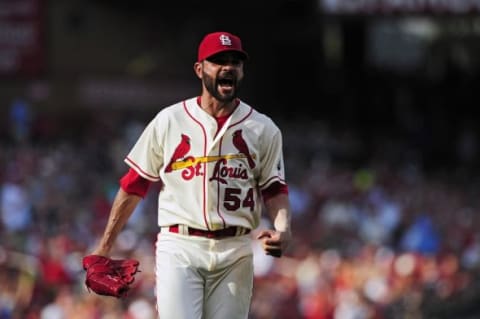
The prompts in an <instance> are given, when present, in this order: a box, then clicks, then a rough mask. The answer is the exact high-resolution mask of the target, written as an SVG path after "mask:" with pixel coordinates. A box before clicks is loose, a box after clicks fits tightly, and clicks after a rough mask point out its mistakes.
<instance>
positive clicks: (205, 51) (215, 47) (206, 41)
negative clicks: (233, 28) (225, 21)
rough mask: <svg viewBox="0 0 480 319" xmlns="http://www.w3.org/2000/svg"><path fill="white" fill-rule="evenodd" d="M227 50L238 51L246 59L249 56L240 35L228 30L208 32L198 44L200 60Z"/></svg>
mask: <svg viewBox="0 0 480 319" xmlns="http://www.w3.org/2000/svg"><path fill="white" fill-rule="evenodd" d="M225 51H234V52H238V53H240V54H241V56H242V57H243V59H244V60H246V59H247V58H248V54H247V52H245V51H244V50H243V48H242V41H241V40H240V38H239V37H237V36H236V35H233V34H231V33H228V32H213V33H209V34H207V35H206V36H205V37H204V38H203V40H202V42H200V45H199V46H198V62H200V61H203V60H205V59H206V58H208V57H211V56H212V55H214V54H217V53H220V52H225Z"/></svg>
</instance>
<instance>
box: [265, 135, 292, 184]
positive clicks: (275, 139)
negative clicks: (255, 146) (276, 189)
mask: <svg viewBox="0 0 480 319" xmlns="http://www.w3.org/2000/svg"><path fill="white" fill-rule="evenodd" d="M262 147H263V149H264V150H265V152H262V154H261V158H260V163H261V173H260V177H259V181H258V184H259V188H260V190H264V189H266V188H268V187H269V186H270V185H271V184H272V183H274V182H279V183H281V184H286V182H285V168H284V163H283V150H282V148H283V145H282V134H281V132H280V130H278V129H277V130H275V132H274V134H273V135H272V136H271V137H270V138H266V139H265V140H264V141H263V146H262Z"/></svg>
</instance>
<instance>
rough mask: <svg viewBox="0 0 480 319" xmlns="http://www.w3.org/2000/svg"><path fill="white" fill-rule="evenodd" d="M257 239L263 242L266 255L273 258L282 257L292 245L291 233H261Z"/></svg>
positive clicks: (264, 231)
mask: <svg viewBox="0 0 480 319" xmlns="http://www.w3.org/2000/svg"><path fill="white" fill-rule="evenodd" d="M257 239H258V240H260V241H261V242H262V247H263V250H264V251H265V253H266V254H267V255H269V256H273V257H281V256H282V254H283V253H284V252H285V250H286V248H287V247H288V244H289V243H290V239H291V233H290V232H288V231H285V232H280V231H275V230H263V231H261V232H260V233H259V234H258V236H257Z"/></svg>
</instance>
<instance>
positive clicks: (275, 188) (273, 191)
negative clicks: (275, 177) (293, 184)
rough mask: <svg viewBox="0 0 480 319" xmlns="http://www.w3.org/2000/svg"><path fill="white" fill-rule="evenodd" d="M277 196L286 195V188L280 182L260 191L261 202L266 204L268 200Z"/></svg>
mask: <svg viewBox="0 0 480 319" xmlns="http://www.w3.org/2000/svg"><path fill="white" fill-rule="evenodd" d="M278 194H285V195H288V186H287V185H285V184H282V183H280V182H274V183H272V185H270V186H268V188H267V189H264V190H263V191H262V197H263V201H264V202H267V201H268V200H269V199H270V198H272V197H275V196H276V195H278Z"/></svg>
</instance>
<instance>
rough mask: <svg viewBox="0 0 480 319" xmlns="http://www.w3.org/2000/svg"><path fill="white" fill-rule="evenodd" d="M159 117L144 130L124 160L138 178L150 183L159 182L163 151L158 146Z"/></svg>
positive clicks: (159, 145) (159, 139) (159, 137)
mask: <svg viewBox="0 0 480 319" xmlns="http://www.w3.org/2000/svg"><path fill="white" fill-rule="evenodd" d="M159 122H160V121H159V116H156V117H155V118H154V119H153V120H152V121H151V122H150V123H149V124H148V125H147V126H146V127H145V129H144V131H143V132H142V134H141V135H140V137H139V138H138V140H137V142H136V143H135V145H134V146H133V148H132V149H131V150H130V152H129V153H128V155H127V157H126V158H125V163H127V164H128V165H129V166H130V167H131V168H132V169H134V170H135V171H136V172H137V173H138V174H139V175H140V176H142V177H143V178H145V179H148V180H150V181H153V182H156V181H158V180H160V175H159V174H160V169H161V167H162V165H163V160H162V159H163V149H162V146H161V144H160V141H161V136H160V134H159V128H160V126H159Z"/></svg>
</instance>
